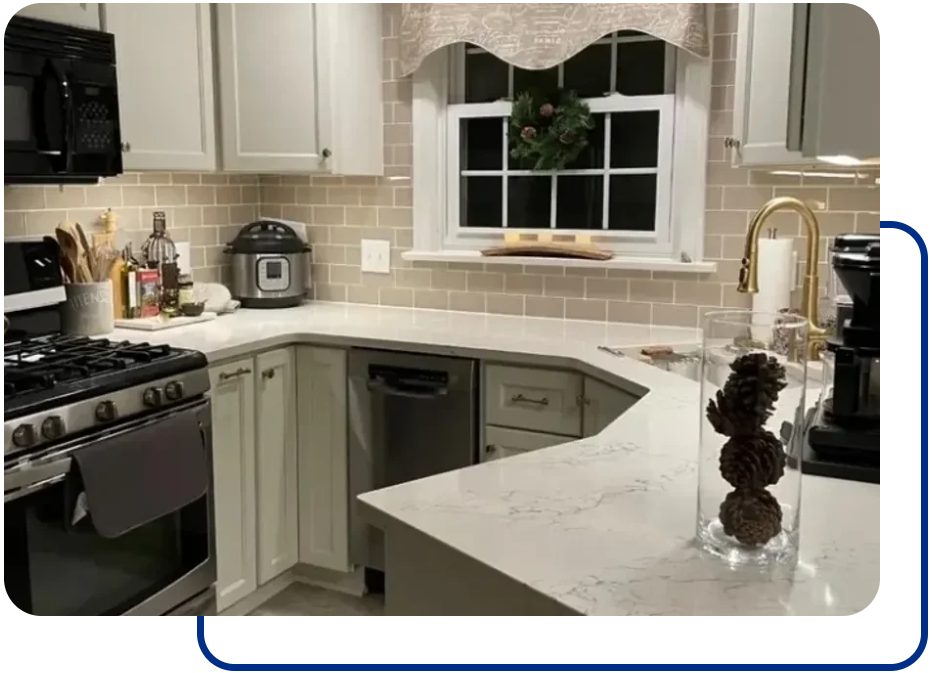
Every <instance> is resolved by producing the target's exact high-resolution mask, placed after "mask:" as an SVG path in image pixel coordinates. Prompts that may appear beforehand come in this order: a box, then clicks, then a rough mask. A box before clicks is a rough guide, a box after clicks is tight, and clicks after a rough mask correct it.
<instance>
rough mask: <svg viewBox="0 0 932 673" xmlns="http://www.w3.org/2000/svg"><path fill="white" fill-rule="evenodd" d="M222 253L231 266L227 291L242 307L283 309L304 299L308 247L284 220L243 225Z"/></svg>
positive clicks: (307, 281) (308, 267)
mask: <svg viewBox="0 0 932 673" xmlns="http://www.w3.org/2000/svg"><path fill="white" fill-rule="evenodd" d="M224 252H225V253H226V254H228V255H230V257H231V262H232V267H233V287H232V288H231V293H232V295H233V297H234V298H235V299H238V300H239V301H240V303H242V305H243V306H244V307H245V308H286V307H288V306H297V305H299V304H300V303H301V302H302V301H303V300H304V297H305V294H306V292H307V290H308V289H309V285H310V253H311V249H310V247H308V245H307V243H305V242H304V240H303V239H302V238H301V237H300V236H298V234H297V233H295V230H294V229H292V228H291V227H290V226H288V225H287V224H285V223H284V222H280V221H278V220H259V221H258V222H253V223H252V224H247V225H246V226H245V227H243V228H242V229H241V230H240V232H239V234H237V235H236V238H234V239H233V240H232V241H230V242H229V243H228V244H227V246H226V248H224Z"/></svg>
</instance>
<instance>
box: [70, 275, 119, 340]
mask: <svg viewBox="0 0 932 673" xmlns="http://www.w3.org/2000/svg"><path fill="white" fill-rule="evenodd" d="M61 316H62V330H63V331H64V332H65V334H76V335H79V336H94V335H97V334H108V333H109V332H112V331H113V285H111V284H110V281H109V280H106V281H103V282H100V283H70V284H66V285H65V303H64V304H63V305H62V311H61Z"/></svg>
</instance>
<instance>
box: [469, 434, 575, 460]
mask: <svg viewBox="0 0 932 673" xmlns="http://www.w3.org/2000/svg"><path fill="white" fill-rule="evenodd" d="M571 441H573V440H572V439H571V438H569V437H561V436H560V435H548V434H546V433H543V432H530V431H529V430H515V429H514V428H499V427H497V426H494V425H487V426H486V428H485V450H484V451H483V452H482V455H481V456H480V461H481V462H483V463H488V462H489V461H492V460H501V459H502V458H508V457H509V456H517V455H519V454H522V453H527V452H528V451H537V450H538V449H546V448H547V447H550V446H557V445H559V444H566V443H567V442H571Z"/></svg>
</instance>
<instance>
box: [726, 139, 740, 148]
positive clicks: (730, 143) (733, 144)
mask: <svg viewBox="0 0 932 673" xmlns="http://www.w3.org/2000/svg"><path fill="white" fill-rule="evenodd" d="M724 143H725V147H727V148H729V149H733V150H736V149H738V148H739V147H741V141H740V140H738V139H737V138H735V137H733V136H728V137H727V138H725V140H724Z"/></svg>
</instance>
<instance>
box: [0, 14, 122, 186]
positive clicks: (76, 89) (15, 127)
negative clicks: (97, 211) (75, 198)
mask: <svg viewBox="0 0 932 673" xmlns="http://www.w3.org/2000/svg"><path fill="white" fill-rule="evenodd" d="M3 72H4V80H3V83H4V84H3V142H4V167H3V181H4V183H5V184H15V183H53V184H60V183H94V182H96V181H97V178H99V177H102V176H108V175H117V174H118V173H122V172H123V155H122V150H121V140H120V112H119V104H118V99H117V76H116V51H115V48H114V41H113V35H111V34H110V33H104V32H101V31H97V30H88V29H85V28H75V27H73V26H66V25H63V24H58V23H51V22H49V21H39V20H38V19H28V18H24V17H18V16H14V17H13V18H12V19H10V22H9V24H7V27H6V33H5V34H4V42H3Z"/></svg>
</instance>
